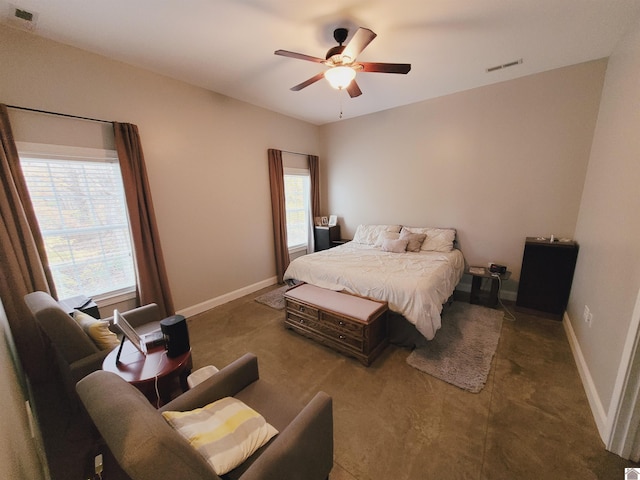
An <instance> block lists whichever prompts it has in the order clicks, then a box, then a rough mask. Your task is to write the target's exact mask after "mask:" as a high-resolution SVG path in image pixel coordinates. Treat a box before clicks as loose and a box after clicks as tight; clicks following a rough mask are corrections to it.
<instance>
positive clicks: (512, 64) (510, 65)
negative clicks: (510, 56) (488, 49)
mask: <svg viewBox="0 0 640 480" xmlns="http://www.w3.org/2000/svg"><path fill="white" fill-rule="evenodd" d="M521 63H522V59H519V60H514V61H513V62H509V63H504V64H502V65H496V66H495V67H489V68H487V73H490V72H495V71H496V70H502V69H504V68H509V67H514V66H516V65H520V64H521Z"/></svg>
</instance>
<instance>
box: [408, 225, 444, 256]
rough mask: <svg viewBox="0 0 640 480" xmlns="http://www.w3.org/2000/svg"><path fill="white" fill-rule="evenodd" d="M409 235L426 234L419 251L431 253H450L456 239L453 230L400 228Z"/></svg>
mask: <svg viewBox="0 0 640 480" xmlns="http://www.w3.org/2000/svg"><path fill="white" fill-rule="evenodd" d="M402 228H403V229H406V230H408V231H409V232H411V233H426V234H427V238H426V239H425V241H424V242H422V247H420V250H423V251H431V252H450V251H451V250H453V242H454V240H455V239H456V230H455V228H432V227H402Z"/></svg>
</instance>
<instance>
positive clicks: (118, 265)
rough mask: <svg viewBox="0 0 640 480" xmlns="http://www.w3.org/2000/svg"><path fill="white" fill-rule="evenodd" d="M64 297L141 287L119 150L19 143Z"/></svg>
mask: <svg viewBox="0 0 640 480" xmlns="http://www.w3.org/2000/svg"><path fill="white" fill-rule="evenodd" d="M18 150H19V154H20V164H21V166H22V171H23V173H24V177H25V180H26V183H27V188H28V189H29V194H30V196H31V201H32V203H33V207H34V210H35V213H36V217H37V219H38V224H39V226H40V230H41V232H42V236H43V240H44V244H45V250H46V252H47V258H48V261H49V266H50V268H51V271H52V276H53V281H54V283H55V286H56V290H57V293H58V297H59V298H67V297H72V296H75V295H79V294H84V295H87V296H91V297H93V298H94V299H96V298H106V297H111V296H114V295H118V294H126V293H127V292H132V291H134V290H135V282H136V281H135V273H134V263H133V255H132V246H131V237H130V233H129V221H128V216H127V210H126V202H125V197H124V188H123V185H122V176H121V174H120V165H119V163H118V159H117V156H116V152H115V151H110V150H99V149H88V148H76V147H59V146H54V145H37V144H24V145H18Z"/></svg>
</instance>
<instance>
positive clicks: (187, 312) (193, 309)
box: [176, 277, 278, 318]
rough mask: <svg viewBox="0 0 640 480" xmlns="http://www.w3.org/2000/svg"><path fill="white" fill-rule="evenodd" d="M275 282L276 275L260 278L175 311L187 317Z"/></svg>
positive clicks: (276, 280)
mask: <svg viewBox="0 0 640 480" xmlns="http://www.w3.org/2000/svg"><path fill="white" fill-rule="evenodd" d="M277 282H278V279H277V278H276V277H271V278H267V279H266V280H262V281H261V282H258V283H254V284H253V285H249V286H247V287H243V288H240V289H238V290H234V291H233V292H229V293H225V294H224V295H220V296H219V297H215V298H211V299H209V300H205V301H204V302H202V303H198V304H196V305H192V306H190V307H186V308H182V309H180V310H178V311H177V312H176V313H177V314H179V315H183V316H184V317H187V318H188V317H191V316H193V315H197V314H199V313H203V312H206V311H207V310H211V309H212V308H214V307H217V306H219V305H223V304H225V303H228V302H231V301H232V300H236V299H238V298H240V297H244V296H245V295H249V294H250V293H253V292H257V291H258V290H261V289H263V288H266V287H269V286H271V285H275V284H276V283H277Z"/></svg>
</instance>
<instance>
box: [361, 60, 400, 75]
mask: <svg viewBox="0 0 640 480" xmlns="http://www.w3.org/2000/svg"><path fill="white" fill-rule="evenodd" d="M358 64H360V65H362V71H363V72H378V73H409V71H410V70H411V64H410V63H375V62H358Z"/></svg>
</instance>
